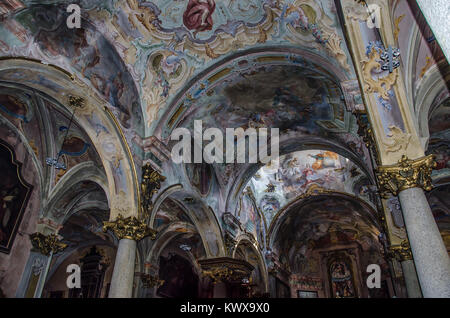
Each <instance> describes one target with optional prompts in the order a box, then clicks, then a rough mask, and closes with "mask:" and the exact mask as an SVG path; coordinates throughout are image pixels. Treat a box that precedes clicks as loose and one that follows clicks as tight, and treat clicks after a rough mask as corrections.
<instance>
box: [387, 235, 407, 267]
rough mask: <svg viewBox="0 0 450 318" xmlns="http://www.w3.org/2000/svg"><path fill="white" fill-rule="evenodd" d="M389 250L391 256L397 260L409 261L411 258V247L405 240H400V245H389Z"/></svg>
mask: <svg viewBox="0 0 450 318" xmlns="http://www.w3.org/2000/svg"><path fill="white" fill-rule="evenodd" d="M389 252H390V254H391V256H392V257H393V258H395V259H396V260H398V261H399V262H404V261H410V260H412V259H413V256H412V252H411V247H410V246H409V242H408V241H407V240H404V241H402V242H401V243H400V245H392V246H391V247H389Z"/></svg>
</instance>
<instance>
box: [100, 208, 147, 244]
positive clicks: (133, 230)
mask: <svg viewBox="0 0 450 318" xmlns="http://www.w3.org/2000/svg"><path fill="white" fill-rule="evenodd" d="M108 229H110V230H112V231H113V232H114V234H115V235H116V237H117V238H118V239H119V240H121V239H129V240H134V241H139V240H141V239H143V238H144V237H146V236H150V237H151V239H152V240H154V239H155V238H156V231H155V230H153V229H151V228H149V227H148V226H147V224H146V223H145V222H144V221H140V220H138V219H137V218H136V217H134V216H133V217H128V218H124V217H123V216H122V215H121V214H119V215H118V216H117V219H116V220H115V221H112V222H110V221H108V222H107V221H105V222H103V232H106V231H107V230H108Z"/></svg>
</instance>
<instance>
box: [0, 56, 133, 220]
mask: <svg viewBox="0 0 450 318" xmlns="http://www.w3.org/2000/svg"><path fill="white" fill-rule="evenodd" d="M0 83H15V85H22V86H24V87H26V88H28V89H33V90H34V91H35V92H36V93H37V94H39V95H41V96H42V97H43V98H46V99H49V100H52V101H53V102H54V104H56V105H57V106H58V107H60V109H61V111H62V112H63V113H65V114H68V115H69V114H71V113H72V111H73V110H72V109H71V108H70V107H69V106H67V105H68V96H70V95H74V96H80V97H83V98H84V99H85V101H84V106H83V107H82V109H81V110H78V111H77V113H76V115H75V119H76V120H77V122H78V123H79V124H80V126H81V127H82V129H84V131H85V132H86V134H87V135H88V136H89V138H90V139H91V141H92V142H93V143H94V146H96V149H97V151H98V154H99V156H100V158H101V161H102V164H103V167H104V169H105V173H106V178H107V184H108V191H107V192H108V193H109V194H110V198H111V202H110V207H111V218H112V219H114V218H115V217H116V216H117V215H118V214H119V213H121V214H122V215H123V216H125V217H128V216H132V215H133V216H137V215H138V213H139V203H138V202H139V184H138V180H137V175H136V170H135V166H134V160H133V157H132V155H131V152H130V148H129V146H128V143H127V141H126V139H125V137H124V135H123V132H122V129H121V128H120V126H119V124H118V122H117V120H116V119H115V117H114V115H113V113H112V112H111V111H110V110H109V106H108V105H107V104H106V102H104V101H103V100H102V99H101V98H100V97H99V96H98V95H97V93H96V92H94V91H93V90H92V88H89V87H88V86H87V85H86V84H84V83H83V82H82V81H80V80H78V79H75V78H74V77H73V75H72V77H71V76H70V75H68V73H67V72H66V71H64V70H61V69H59V68H57V67H54V66H48V65H44V64H42V63H40V62H37V61H35V60H29V59H26V58H11V59H2V60H0Z"/></svg>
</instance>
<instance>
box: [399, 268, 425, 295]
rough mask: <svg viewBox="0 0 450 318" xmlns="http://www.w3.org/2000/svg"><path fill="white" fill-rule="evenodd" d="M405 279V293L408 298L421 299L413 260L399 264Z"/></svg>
mask: <svg viewBox="0 0 450 318" xmlns="http://www.w3.org/2000/svg"><path fill="white" fill-rule="evenodd" d="M400 264H401V265H402V270H403V277H404V278H405V285H406V292H407V293H408V298H422V292H421V290H420V285H419V281H418V279H417V274H416V268H415V267H414V261H413V260H404V261H403V262H400Z"/></svg>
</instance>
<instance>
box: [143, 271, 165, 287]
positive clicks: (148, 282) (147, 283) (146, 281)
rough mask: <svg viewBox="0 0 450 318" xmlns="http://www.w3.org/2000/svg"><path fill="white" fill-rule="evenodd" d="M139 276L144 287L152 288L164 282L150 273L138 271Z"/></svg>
mask: <svg viewBox="0 0 450 318" xmlns="http://www.w3.org/2000/svg"><path fill="white" fill-rule="evenodd" d="M140 277H141V281H142V285H143V286H144V288H153V287H156V288H159V287H161V286H162V285H163V284H164V282H165V281H164V280H161V279H159V278H158V277H156V276H153V275H150V274H145V273H140Z"/></svg>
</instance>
